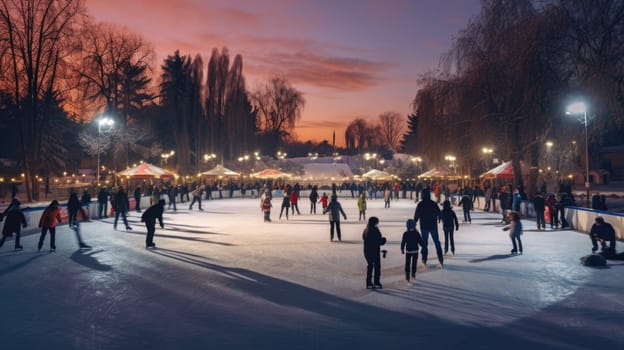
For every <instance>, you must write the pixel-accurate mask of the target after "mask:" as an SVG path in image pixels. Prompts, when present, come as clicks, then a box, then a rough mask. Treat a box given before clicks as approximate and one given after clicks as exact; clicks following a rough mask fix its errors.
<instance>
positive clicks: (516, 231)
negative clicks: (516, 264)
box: [503, 211, 522, 254]
mask: <svg viewBox="0 0 624 350" xmlns="http://www.w3.org/2000/svg"><path fill="white" fill-rule="evenodd" d="M507 217H508V218H507V221H509V225H508V226H505V227H503V231H509V238H511V244H512V245H513V248H512V249H511V254H516V253H518V252H520V254H522V240H520V236H521V235H522V222H521V221H520V214H518V212H515V211H510V212H509V214H507Z"/></svg>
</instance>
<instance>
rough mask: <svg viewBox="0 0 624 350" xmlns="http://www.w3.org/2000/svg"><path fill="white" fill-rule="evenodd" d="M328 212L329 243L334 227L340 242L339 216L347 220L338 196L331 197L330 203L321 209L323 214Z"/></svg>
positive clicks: (332, 237)
mask: <svg viewBox="0 0 624 350" xmlns="http://www.w3.org/2000/svg"><path fill="white" fill-rule="evenodd" d="M328 212H329V240H330V241H333V240H334V227H336V234H337V235H338V240H339V241H342V237H341V236H340V214H342V217H343V218H344V219H345V220H347V214H345V212H344V210H342V205H340V203H339V202H338V196H337V195H335V194H333V195H332V196H331V201H330V202H329V204H328V205H327V208H325V209H323V214H325V213H328ZM378 221H379V220H378ZM369 222H370V220H369Z"/></svg>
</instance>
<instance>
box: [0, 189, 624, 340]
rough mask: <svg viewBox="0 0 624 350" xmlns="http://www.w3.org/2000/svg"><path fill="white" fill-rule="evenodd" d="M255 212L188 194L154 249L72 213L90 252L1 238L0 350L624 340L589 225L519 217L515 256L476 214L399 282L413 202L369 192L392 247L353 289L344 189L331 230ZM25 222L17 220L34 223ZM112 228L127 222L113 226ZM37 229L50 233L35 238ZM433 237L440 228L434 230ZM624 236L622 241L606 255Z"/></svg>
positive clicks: (493, 221)
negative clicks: (371, 280)
mask: <svg viewBox="0 0 624 350" xmlns="http://www.w3.org/2000/svg"><path fill="white" fill-rule="evenodd" d="M280 202H281V200H280V199H277V198H276V199H274V200H273V206H274V207H273V211H272V214H271V218H272V220H273V222H272V223H263V217H262V213H261V211H260V201H259V200H258V199H249V198H248V199H223V200H213V201H204V202H203V203H202V206H203V208H204V211H203V212H199V211H196V210H193V211H189V210H187V209H186V208H188V203H187V204H186V205H185V204H178V208H179V210H178V211H177V212H176V213H174V212H172V211H166V213H165V229H164V230H161V229H160V228H159V227H158V228H157V231H156V236H155V239H154V241H155V243H156V245H157V249H154V250H146V249H145V232H146V230H145V227H144V226H143V225H142V223H140V222H139V219H140V216H139V215H140V214H138V213H134V212H131V214H130V215H131V216H130V218H129V220H130V225H131V226H132V228H133V230H132V231H125V230H123V231H121V230H120V231H115V230H113V225H112V219H110V218H108V219H104V220H102V221H93V222H88V223H83V224H82V234H83V238H84V240H85V241H86V243H88V244H89V245H91V246H93V249H91V250H83V251H81V250H78V245H77V242H76V239H75V237H74V234H73V231H71V230H70V229H69V228H68V227H67V225H63V226H60V227H59V228H57V238H56V247H57V250H56V252H54V253H52V252H49V251H48V247H49V241H48V240H46V242H45V243H44V249H43V250H42V251H41V252H37V249H36V245H37V240H38V238H39V233H38V232H36V233H31V234H27V235H25V236H24V237H23V243H22V245H23V246H24V251H21V252H13V243H14V242H13V241H8V242H6V243H5V245H4V246H3V247H2V248H1V249H0V298H1V299H0V300H1V301H0V310H1V311H0V325H1V326H0V342H1V343H0V347H1V348H3V349H348V348H351V349H406V348H410V347H411V348H422V347H424V348H426V349H451V348H452V349H624V322H623V321H624V293H623V291H624V264H622V263H619V262H610V263H609V264H608V265H607V267H606V268H590V267H585V266H582V265H581V264H580V263H579V258H580V257H581V256H583V255H587V254H589V253H590V252H591V245H590V241H589V238H588V237H587V235H585V234H582V233H578V232H574V231H550V230H546V231H537V230H536V228H535V222H534V221H529V220H523V225H524V235H523V236H522V240H523V245H524V254H523V255H510V254H509V251H510V250H511V242H510V240H509V237H508V234H507V232H503V231H502V229H501V228H502V226H501V225H500V224H499V222H500V215H499V214H491V213H483V212H480V211H476V212H472V223H471V224H465V223H461V219H462V215H461V210H456V212H457V215H458V218H459V219H460V228H459V231H457V232H456V233H455V244H456V248H455V249H456V252H455V255H454V256H453V255H446V256H445V257H444V258H445V264H444V268H440V266H439V265H438V263H437V258H436V256H435V248H434V246H433V242H432V240H431V239H430V240H429V259H428V262H427V266H426V267H425V266H423V265H422V262H421V261H419V267H418V273H417V275H416V281H415V283H412V284H407V283H406V282H405V280H404V272H403V266H404V256H402V255H401V252H400V240H401V236H402V234H403V232H404V231H405V221H406V219H408V218H411V217H413V213H414V208H415V204H414V202H413V201H411V200H408V199H401V200H398V201H392V203H391V208H389V209H384V208H383V207H384V205H383V200H380V199H377V200H369V201H368V207H369V209H368V211H367V216H368V217H370V216H377V217H379V219H380V225H379V228H380V230H381V232H382V234H383V235H384V236H385V237H387V239H388V244H387V245H386V249H388V251H389V253H388V257H387V258H386V259H383V260H382V275H381V282H382V283H383V286H384V288H383V289H381V290H366V289H365V278H364V275H365V261H364V257H363V254H362V242H361V234H362V230H363V229H364V226H365V223H364V222H363V221H361V222H359V221H358V220H357V216H358V212H357V204H356V200H354V199H351V198H340V202H341V203H342V206H343V208H344V209H345V211H346V213H347V220H346V221H343V222H342V231H343V232H342V242H330V241H329V224H328V220H327V216H326V215H322V214H320V210H319V212H318V213H317V214H316V215H310V214H309V207H308V206H309V201H308V200H307V198H302V199H301V200H300V204H299V205H300V210H301V215H290V216H289V220H286V219H285V218H284V217H283V218H282V220H278V219H277V217H278V215H279V206H280ZM36 224H37V223H32V222H31V223H29V226H31V227H33V226H36ZM119 227H120V228H121V227H123V224H120V225H119ZM47 239H49V238H47ZM441 240H442V244H444V240H443V234H441ZM623 248H624V246H622V243H621V242H618V251H621V250H622V249H623Z"/></svg>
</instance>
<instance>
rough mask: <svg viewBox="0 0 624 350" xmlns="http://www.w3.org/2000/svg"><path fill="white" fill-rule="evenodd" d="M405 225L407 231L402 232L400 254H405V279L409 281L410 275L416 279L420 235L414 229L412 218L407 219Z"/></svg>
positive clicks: (420, 241) (420, 244)
mask: <svg viewBox="0 0 624 350" xmlns="http://www.w3.org/2000/svg"><path fill="white" fill-rule="evenodd" d="M405 226H406V227H407V231H405V232H404V233H403V238H402V239H401V254H405V279H406V280H407V282H408V283H409V281H410V276H411V277H412V279H414V280H415V279H416V270H417V266H418V248H419V247H421V246H422V237H421V236H420V232H418V230H416V223H415V222H414V220H412V219H408V220H407V222H406V223H405Z"/></svg>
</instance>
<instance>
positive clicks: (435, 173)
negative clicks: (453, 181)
mask: <svg viewBox="0 0 624 350" xmlns="http://www.w3.org/2000/svg"><path fill="white" fill-rule="evenodd" d="M447 176H449V174H448V172H447V171H445V170H440V169H430V170H427V171H425V172H424V173H422V174H420V175H418V177H419V178H424V179H426V178H442V177H447Z"/></svg>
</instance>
